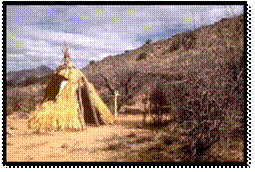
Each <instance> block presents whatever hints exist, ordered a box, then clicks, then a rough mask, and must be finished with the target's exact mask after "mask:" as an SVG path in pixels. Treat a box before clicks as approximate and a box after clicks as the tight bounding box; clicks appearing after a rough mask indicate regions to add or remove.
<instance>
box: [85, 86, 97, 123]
mask: <svg viewBox="0 0 255 172" xmlns="http://www.w3.org/2000/svg"><path fill="white" fill-rule="evenodd" d="M84 85H85V88H86V91H87V94H88V98H89V103H90V106H91V109H92V112H93V116H94V119H95V123H96V125H97V126H99V121H98V118H97V114H96V109H95V104H94V101H93V100H92V98H91V95H90V91H89V88H88V86H87V85H86V83H85V84H84Z"/></svg>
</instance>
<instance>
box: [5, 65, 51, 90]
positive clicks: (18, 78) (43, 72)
mask: <svg viewBox="0 0 255 172" xmlns="http://www.w3.org/2000/svg"><path fill="white" fill-rule="evenodd" d="M53 72H54V70H52V69H51V68H49V67H47V66H45V65H42V66H39V67H37V68H35V69H29V70H20V71H11V72H8V73H7V76H6V82H7V85H8V86H17V85H19V84H21V83H22V82H24V81H25V80H26V79H27V78H30V77H33V78H41V77H45V76H47V75H49V74H51V73H53Z"/></svg>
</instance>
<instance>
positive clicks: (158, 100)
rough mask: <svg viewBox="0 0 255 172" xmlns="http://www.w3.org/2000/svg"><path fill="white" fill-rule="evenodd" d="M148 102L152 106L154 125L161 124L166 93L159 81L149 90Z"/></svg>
mask: <svg viewBox="0 0 255 172" xmlns="http://www.w3.org/2000/svg"><path fill="white" fill-rule="evenodd" d="M150 102H151V108H152V112H153V113H152V118H153V122H154V124H155V125H160V124H162V117H163V113H162V107H163V106H164V105H165V104H166V102H167V100H166V95H165V94H164V93H163V91H162V86H161V85H160V83H158V84H157V85H156V88H155V89H154V90H153V91H152V92H151V95H150Z"/></svg>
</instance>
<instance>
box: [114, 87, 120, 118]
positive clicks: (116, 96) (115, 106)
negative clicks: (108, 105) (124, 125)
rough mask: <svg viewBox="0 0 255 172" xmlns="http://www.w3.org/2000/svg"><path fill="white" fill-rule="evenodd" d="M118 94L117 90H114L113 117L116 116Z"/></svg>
mask: <svg viewBox="0 0 255 172" xmlns="http://www.w3.org/2000/svg"><path fill="white" fill-rule="evenodd" d="M118 96H119V92H118V91H117V90H115V91H114V112H115V117H117V116H118Z"/></svg>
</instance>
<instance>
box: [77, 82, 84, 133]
mask: <svg viewBox="0 0 255 172" xmlns="http://www.w3.org/2000/svg"><path fill="white" fill-rule="evenodd" d="M78 91H79V93H78V94H79V104H80V109H81V110H80V113H79V116H78V118H79V120H80V123H81V125H82V130H83V129H84V128H86V123H85V119H84V108H83V103H82V96H81V85H80V83H78Z"/></svg>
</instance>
